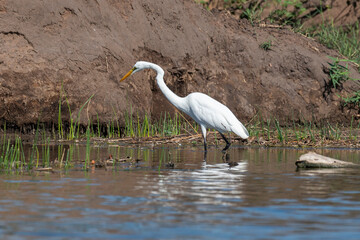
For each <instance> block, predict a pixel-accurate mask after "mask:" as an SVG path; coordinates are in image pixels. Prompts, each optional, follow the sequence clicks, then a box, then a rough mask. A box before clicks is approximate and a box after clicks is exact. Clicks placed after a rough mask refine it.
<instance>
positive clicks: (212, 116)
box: [120, 61, 249, 157]
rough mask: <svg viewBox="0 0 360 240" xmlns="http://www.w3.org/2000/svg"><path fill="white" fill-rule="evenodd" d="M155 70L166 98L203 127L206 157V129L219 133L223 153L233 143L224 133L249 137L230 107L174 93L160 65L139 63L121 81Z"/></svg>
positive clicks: (196, 94) (199, 95) (203, 97)
mask: <svg viewBox="0 0 360 240" xmlns="http://www.w3.org/2000/svg"><path fill="white" fill-rule="evenodd" d="M147 68H150V69H153V70H155V71H156V73H157V75H156V81H157V84H158V86H159V88H160V90H161V91H162V93H163V94H164V95H165V97H166V98H167V99H168V100H169V101H170V102H171V103H172V104H173V105H174V106H175V107H176V108H177V109H179V110H181V111H183V112H184V113H186V114H187V115H189V116H190V117H191V118H192V119H194V120H195V121H196V122H197V123H198V124H199V125H200V127H201V131H202V135H203V138H204V150H205V157H206V152H207V145H206V129H207V128H212V129H216V130H217V131H219V133H220V135H221V137H222V138H223V139H224V140H225V142H226V146H225V148H224V149H223V152H226V150H227V149H228V148H229V147H230V145H231V143H230V142H229V141H228V140H227V139H226V137H225V136H224V133H226V132H234V133H235V134H236V135H238V136H240V137H241V138H243V139H246V138H248V137H249V133H248V131H247V130H246V128H245V127H244V125H243V124H242V123H241V122H240V121H239V120H238V119H237V118H236V117H235V115H234V114H233V113H232V112H231V111H230V109H229V108H228V107H226V106H225V105H224V104H222V103H220V102H218V101H216V100H215V99H213V98H211V97H209V96H208V95H206V94H203V93H199V92H194V93H190V94H189V95H188V96H186V97H179V96H177V95H176V94H175V93H174V92H172V91H171V90H170V89H169V88H168V87H167V86H166V84H165V82H164V70H163V69H162V68H161V67H159V66H158V65H156V64H154V63H150V62H145V61H138V62H137V63H136V64H135V65H134V67H133V68H132V69H131V70H130V71H129V72H128V73H127V74H126V75H125V76H124V77H123V78H122V79H121V80H120V81H123V80H125V78H127V77H129V76H130V75H131V74H133V73H136V72H138V71H140V70H143V69H147Z"/></svg>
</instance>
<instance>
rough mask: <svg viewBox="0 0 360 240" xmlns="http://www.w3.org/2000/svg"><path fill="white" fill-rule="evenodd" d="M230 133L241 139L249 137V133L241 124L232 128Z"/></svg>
mask: <svg viewBox="0 0 360 240" xmlns="http://www.w3.org/2000/svg"><path fill="white" fill-rule="evenodd" d="M231 131H232V132H234V133H235V134H236V135H238V136H240V137H241V138H243V139H246V138H248V137H249V132H248V131H247V129H246V128H245V126H244V125H243V124H242V123H241V122H239V124H238V125H237V126H234V127H232V129H231Z"/></svg>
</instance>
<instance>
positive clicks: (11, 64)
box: [0, 0, 360, 130]
mask: <svg viewBox="0 0 360 240" xmlns="http://www.w3.org/2000/svg"><path fill="white" fill-rule="evenodd" d="M0 19H1V21H0V45H1V47H0V121H1V123H2V124H3V123H4V122H5V121H6V122H7V125H8V126H9V124H12V125H11V126H13V127H21V128H22V129H23V130H27V127H28V126H32V125H34V124H36V122H37V121H38V120H40V121H42V122H45V123H48V124H49V126H51V124H53V123H56V122H57V119H58V113H59V111H58V107H59V99H61V103H62V109H61V111H62V115H61V116H62V118H63V121H64V122H65V121H68V120H69V114H70V113H69V108H70V109H71V113H72V117H73V118H76V116H77V115H78V112H79V110H80V109H81V106H82V105H83V104H84V103H85V102H86V101H87V99H89V98H90V97H91V96H92V95H94V97H93V98H92V99H91V101H90V103H89V104H88V106H87V107H85V108H84V109H83V111H82V113H81V122H82V123H84V124H87V123H88V121H89V119H90V120H91V121H92V122H94V123H95V122H97V119H99V121H100V122H101V123H104V124H106V123H109V122H110V121H112V120H115V119H119V120H120V123H121V124H122V125H123V124H124V114H125V113H126V112H129V111H130V110H132V111H133V113H134V114H135V116H137V114H139V116H142V115H143V113H145V112H146V113H148V114H150V115H151V116H152V117H154V118H156V117H159V116H160V114H161V112H164V111H170V112H173V111H174V108H173V107H172V106H171V105H170V104H169V103H168V102H167V101H166V99H165V98H164V96H163V95H162V93H161V92H160V91H159V89H158V87H157V85H156V83H155V78H154V77H155V74H154V72H152V71H145V72H142V73H138V74H136V75H134V76H132V77H131V78H130V79H128V80H127V81H124V82H121V83H120V82H119V80H120V78H121V77H122V76H123V75H124V74H125V73H126V72H127V71H128V70H129V69H130V68H131V67H132V65H133V64H134V63H135V62H136V61H137V60H147V61H151V62H155V63H157V64H159V65H160V66H162V67H163V68H164V70H165V72H166V74H165V81H166V82H167V84H168V85H169V87H170V88H171V89H172V90H173V91H174V92H175V93H176V94H178V95H181V96H185V95H187V94H189V93H191V92H195V91H199V92H204V93H206V94H208V95H210V96H211V97H213V98H215V99H217V100H219V101H221V102H223V103H224V104H226V105H227V106H228V107H229V108H230V109H231V110H232V111H233V112H234V113H235V115H237V116H238V117H239V119H241V120H242V121H243V122H245V123H247V122H248V121H250V120H251V119H252V118H253V117H254V115H256V114H258V113H259V114H261V116H262V117H263V118H264V119H265V118H268V117H276V118H278V119H279V121H280V122H281V123H285V122H286V121H290V120H295V121H302V120H309V121H313V122H322V121H329V122H339V123H348V122H349V121H350V119H351V118H352V116H355V117H356V116H358V114H359V109H356V108H355V109H350V108H347V107H343V104H342V103H341V99H340V98H339V97H338V95H341V96H347V95H349V94H351V93H353V92H354V91H358V90H360V86H359V84H357V83H356V82H353V81H348V82H346V83H345V84H344V86H343V89H342V90H341V91H340V90H336V91H334V90H332V89H330V90H329V88H328V86H329V81H330V79H329V75H328V68H329V64H328V62H329V61H330V60H329V58H328V56H339V55H338V54H337V53H336V52H335V51H332V50H329V49H326V48H325V47H323V46H322V45H320V44H318V43H317V42H316V41H314V40H313V39H308V38H306V37H304V36H302V35H300V34H297V33H294V32H292V31H291V30H289V29H286V28H279V27H269V26H266V25H263V26H252V25H251V24H249V23H248V22H247V21H243V20H237V19H235V18H234V17H232V16H231V15H230V14H228V13H226V12H221V11H218V10H213V11H207V10H206V9H204V8H203V7H202V6H201V5H199V4H196V3H195V2H194V1H192V0H184V1H179V0H176V1H156V0H133V1H129V0H124V1H120V2H117V1H112V0H107V1H99V2H98V1H85V0H79V1H41V0H33V1H31V4H29V3H28V2H27V1H24V0H17V1H0ZM269 40H271V41H272V47H271V50H270V51H265V50H264V49H262V48H260V47H259V45H260V44H262V43H264V42H266V41H269ZM340 57H341V56H340ZM350 71H351V76H352V77H353V78H358V79H360V75H359V73H358V72H357V70H356V68H355V67H353V66H350ZM62 86H63V91H61V88H62ZM67 104H68V105H69V106H67ZM354 124H355V123H354Z"/></svg>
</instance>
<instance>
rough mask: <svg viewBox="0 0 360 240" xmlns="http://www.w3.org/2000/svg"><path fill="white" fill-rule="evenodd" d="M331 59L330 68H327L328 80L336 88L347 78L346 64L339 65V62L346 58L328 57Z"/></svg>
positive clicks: (347, 69)
mask: <svg viewBox="0 0 360 240" xmlns="http://www.w3.org/2000/svg"><path fill="white" fill-rule="evenodd" d="M329 58H330V59H331V60H332V63H329V65H330V69H329V75H330V80H331V83H332V86H333V88H335V89H336V88H337V87H339V86H342V84H343V83H344V82H345V81H347V80H349V79H350V77H349V74H350V72H349V68H348V64H347V63H346V65H345V66H343V65H340V62H348V61H349V60H347V59H339V58H334V57H329Z"/></svg>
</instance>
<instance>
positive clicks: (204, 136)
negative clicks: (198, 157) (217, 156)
mask: <svg viewBox="0 0 360 240" xmlns="http://www.w3.org/2000/svg"><path fill="white" fill-rule="evenodd" d="M200 126H201V132H202V135H203V138H204V161H206V155H207V144H206V127H205V126H203V125H200Z"/></svg>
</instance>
